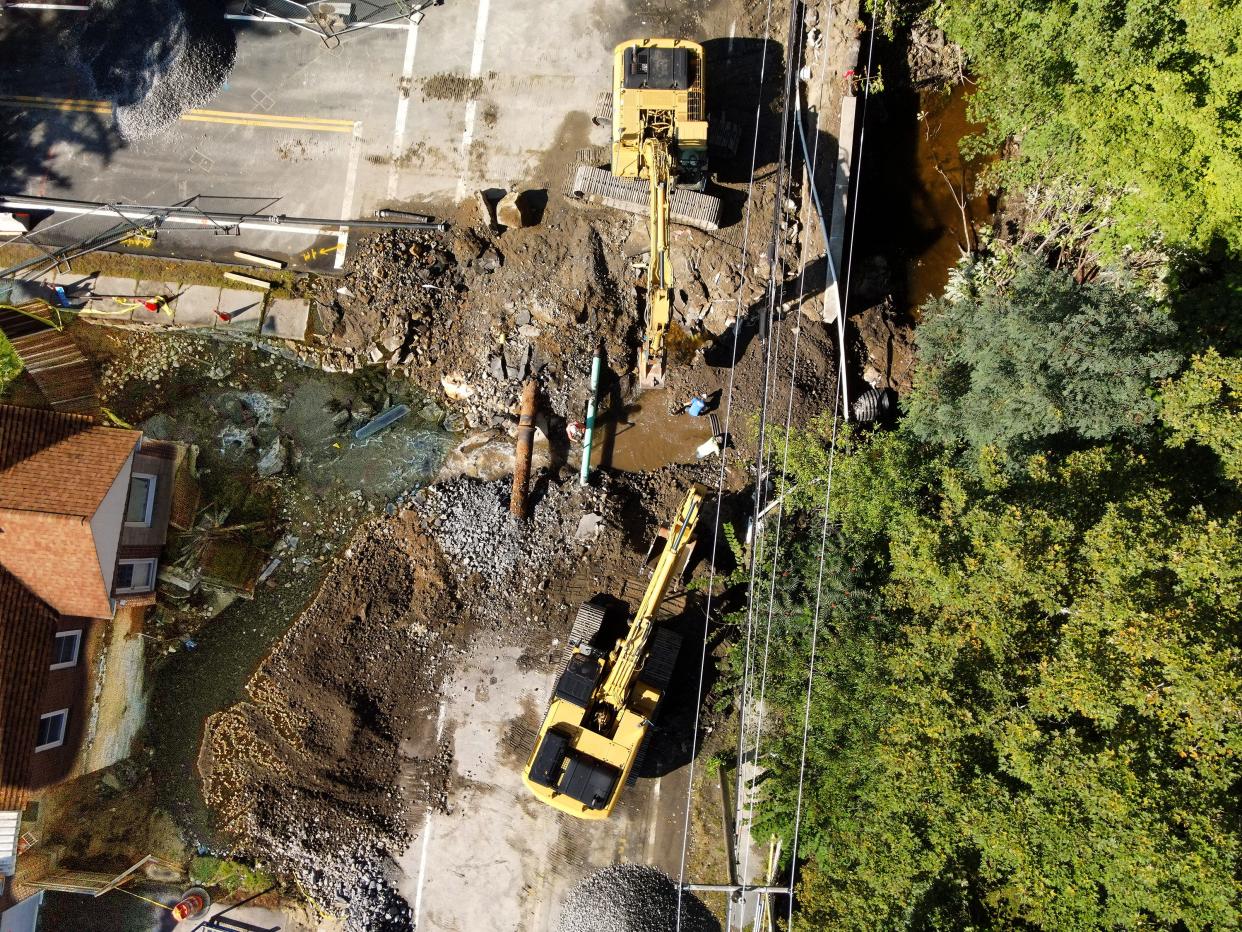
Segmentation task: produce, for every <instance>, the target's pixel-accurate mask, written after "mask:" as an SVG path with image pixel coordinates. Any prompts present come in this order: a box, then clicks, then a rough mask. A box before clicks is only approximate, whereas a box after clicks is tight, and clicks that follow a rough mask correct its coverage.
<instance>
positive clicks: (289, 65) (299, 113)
mask: <svg viewBox="0 0 1242 932" xmlns="http://www.w3.org/2000/svg"><path fill="white" fill-rule="evenodd" d="M82 15H83V13H81V12H79V11H75V10H61V11H58V12H55V13H48V12H38V11H34V10H26V9H23V10H11V11H9V12H8V13H6V19H5V20H4V21H3V26H0V34H2V32H3V31H10V32H11V31H12V30H16V29H23V30H27V31H31V32H33V33H35V34H41V35H42V36H43V37H44V38H46V39H48V40H49V41H51V37H52V36H53V34H54V32H55V29H56V28H57V26H58V25H64V18H65V17H78V16H82ZM22 17H26V18H25V19H24V20H23V19H22ZM624 21H625V17H624V10H623V9H622V4H621V3H619V2H616V0H573V2H568V3H563V4H558V5H557V8H556V10H555V15H549V8H548V6H547V4H543V3H538V2H536V0H510V2H505V3H494V2H492V0H446V2H445V3H444V4H443V5H442V6H438V7H433V8H431V9H429V10H428V11H427V13H426V15H425V17H424V18H423V19H422V21H421V23H419V24H417V25H407V24H406V23H390V24H385V25H383V26H379V27H376V28H368V29H363V30H359V31H358V32H355V33H353V34H351V35H349V36H347V37H346V38H345V39H344V40H343V41H342V42H341V44H340V45H339V46H338V47H336V48H332V49H330V48H327V47H326V46H325V44H324V43H322V42H321V41H319V39H318V38H317V37H316V36H314V35H311V34H309V33H307V32H305V31H303V30H299V29H296V28H294V27H293V26H289V25H287V24H277V23H271V22H257V21H255V20H254V18H253V17H251V18H245V17H242V16H241V15H240V14H234V18H233V20H232V22H233V25H234V27H235V29H236V33H237V62H236V65H235V67H234V69H233V71H232V73H231V75H230V77H229V80H228V83H227V85H226V86H225V87H224V89H223V90H222V91H221V92H220V93H219V94H218V95H217V96H216V97H215V98H214V99H213V100H212V101H211V102H210V103H209V104H207V105H206V106H205V107H203V108H201V109H199V110H197V111H192V112H190V113H188V114H186V115H184V116H183V117H182V119H181V120H180V122H179V123H178V124H177V125H176V126H175V127H174V128H173V129H172V130H170V131H169V132H168V133H166V134H165V135H163V136H161V137H159V138H156V139H151V140H141V141H136V142H126V141H125V140H122V139H121V138H120V137H119V136H118V135H117V134H116V132H115V130H114V129H112V127H111V110H110V107H109V105H108V104H107V103H105V102H102V101H94V100H91V99H90V97H89V96H84V94H85V92H84V91H83V90H82V89H81V88H77V87H75V86H73V84H72V83H70V82H68V81H67V79H66V78H65V76H64V75H63V74H59V73H46V72H42V71H40V70H39V69H38V68H37V67H31V66H29V65H28V66H27V67H25V68H21V69H14V70H13V72H11V73H9V74H7V75H2V76H0V77H3V81H2V93H0V109H3V110H5V111H7V113H6V117H7V118H8V119H10V120H12V121H14V124H11V125H16V126H17V127H19V128H20V132H21V134H22V137H23V139H24V140H27V141H29V144H30V145H31V146H38V147H40V150H41V151H40V152H39V160H40V163H41V167H40V170H38V171H36V172H33V173H32V174H31V176H30V177H28V178H26V179H24V183H23V184H22V186H21V189H20V190H6V191H3V192H0V193H4V194H10V195H12V194H27V195H31V194H33V195H47V196H55V197H69V198H77V199H81V200H88V201H100V202H112V203H115V202H124V203H130V204H150V205H159V204H167V203H174V202H183V201H186V200H188V199H190V198H195V197H197V198H198V200H197V201H196V203H198V204H199V206H201V207H204V208H205V209H217V210H226V211H241V210H247V209H249V210H256V211H258V210H261V211H266V212H269V213H277V214H284V215H286V216H288V217H290V218H292V217H298V216H303V217H306V216H308V217H322V218H331V219H336V218H351V217H352V218H368V217H372V216H373V214H374V211H375V210H376V209H378V208H380V207H384V206H398V207H401V206H404V207H413V208H428V209H432V210H438V211H447V210H448V209H450V208H451V207H452V205H453V204H455V203H458V202H460V201H462V200H464V199H465V198H466V197H467V196H469V195H470V194H471V193H472V192H473V191H474V190H475V189H476V188H480V187H502V188H508V187H511V186H514V187H529V186H546V185H547V184H549V183H559V169H560V168H562V167H563V165H564V164H566V163H567V161H568V158H569V157H571V156H572V152H573V150H574V149H575V148H577V147H581V146H584V145H587V144H588V143H590V142H599V141H603V139H604V138H606V133H605V132H604V131H602V130H596V135H597V136H598V137H600V138H598V139H595V140H591V139H588V138H587V129H588V128H589V121H588V120H587V119H586V113H588V112H589V111H591V110H592V109H593V106H594V100H595V96H596V94H597V92H599V91H601V90H604V89H605V88H606V86H607V78H608V67H609V55H608V50H609V48H610V46H611V44H612V43H613V42H614V41H616V39H617V37H618V36H620V35H621V34H622V32H623V31H624V28H623V23H624ZM532 24H535V25H537V26H538V30H539V34H538V35H537V36H532V35H531V29H532ZM536 42H537V44H536ZM32 54H33V56H34V57H36V58H37V52H36V53H32ZM5 70H6V71H8V69H5ZM553 176H556V177H553ZM58 219H59V218H58ZM110 222H111V220H110V219H105V218H100V217H90V216H88V217H85V218H83V219H79V220H76V221H74V222H72V223H70V224H66V225H65V226H63V227H61V228H59V229H58V230H57V231H56V233H55V234H54V235H53V236H51V237H49V240H65V239H68V240H71V241H72V240H76V239H80V238H84V237H85V236H86V235H88V234H89V233H91V232H96V231H98V230H100V229H102V228H103V227H104V226H106V225H108V224H109V223H110ZM165 230H166V232H164V233H162V235H161V237H160V241H159V242H158V243H157V244H156V246H155V248H154V251H156V252H159V253H162V254H169V255H179V256H183V257H205V258H210V257H215V256H219V255H223V254H228V253H231V252H232V251H233V250H234V249H238V248H242V249H252V250H254V251H259V252H265V253H274V254H277V255H281V256H287V257H289V258H290V259H291V260H292V261H293V262H294V264H295V265H311V266H315V267H320V268H323V267H328V268H331V267H337V268H339V267H340V266H341V265H342V264H343V261H344V255H345V249H346V248H347V246H348V238H347V236H340V237H338V236H336V235H335V233H336V231H335V230H331V231H327V232H324V231H315V230H310V231H308V230H306V229H303V228H297V227H295V226H293V225H285V226H283V227H281V228H266V227H265V228H259V229H243V230H242V231H241V235H240V236H229V235H221V234H220V233H219V231H214V230H211V229H210V228H208V227H202V228H201V229H196V230H195V231H194V232H173V231H172V227H166V228H165Z"/></svg>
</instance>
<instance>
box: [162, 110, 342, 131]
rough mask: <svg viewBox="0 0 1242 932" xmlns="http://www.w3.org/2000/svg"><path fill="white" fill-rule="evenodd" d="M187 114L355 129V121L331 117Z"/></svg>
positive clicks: (228, 112)
mask: <svg viewBox="0 0 1242 932" xmlns="http://www.w3.org/2000/svg"><path fill="white" fill-rule="evenodd" d="M186 112H187V113H192V114H195V115H198V114H200V113H201V114H206V115H207V116H221V117H244V118H247V119H250V118H253V119H256V120H281V121H284V122H289V123H333V124H336V125H338V126H348V127H349V128H350V131H351V132H352V131H353V128H354V121H353V120H336V119H331V118H329V117H299V116H281V115H280V114H276V113H238V112H236V111H233V110H187V111H186Z"/></svg>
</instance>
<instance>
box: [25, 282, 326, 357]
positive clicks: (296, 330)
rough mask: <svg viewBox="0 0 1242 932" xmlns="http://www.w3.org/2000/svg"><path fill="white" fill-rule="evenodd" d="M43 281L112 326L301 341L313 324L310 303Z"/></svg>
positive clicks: (214, 291)
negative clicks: (63, 290)
mask: <svg viewBox="0 0 1242 932" xmlns="http://www.w3.org/2000/svg"><path fill="white" fill-rule="evenodd" d="M41 281H42V282H43V283H44V284H46V285H48V286H49V287H50V286H52V285H57V286H60V287H61V288H64V289H65V292H66V294H67V296H68V297H69V299H70V301H73V302H78V301H81V300H83V299H85V300H86V305H85V307H84V308H83V309H82V310H81V311H80V316H81V317H82V319H84V320H89V321H91V322H93V323H101V324H111V325H113V326H132V325H140V326H148V327H158V328H177V329H190V330H211V331H229V332H232V333H241V334H246V335H248V336H255V337H259V336H262V337H268V338H271V339H276V340H293V341H295V342H302V341H304V340H305V339H306V327H307V322H308V320H309V319H310V302H308V301H304V300H300V299H296V298H272V297H270V296H269V295H267V294H266V293H264V292H262V291H251V290H249V289H245V288H221V287H219V286H216V285H182V284H180V283H178V282H170V281H141V280H138V279H133V278H118V277H115V276H111V275H100V276H85V275H79V274H76V273H72V272H69V273H64V272H62V273H57V274H55V275H50V276H45V277H44V278H42V279H41ZM154 299H163V300H162V301H160V302H159V303H157V304H155V305H154V309H152V306H150V305H149V304H148V303H147V302H152V301H153V300H154Z"/></svg>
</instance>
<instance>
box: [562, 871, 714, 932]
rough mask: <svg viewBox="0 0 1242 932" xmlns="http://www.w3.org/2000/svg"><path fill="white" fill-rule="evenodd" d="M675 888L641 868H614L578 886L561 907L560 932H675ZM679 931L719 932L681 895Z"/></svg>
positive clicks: (710, 919) (666, 879)
mask: <svg viewBox="0 0 1242 932" xmlns="http://www.w3.org/2000/svg"><path fill="white" fill-rule="evenodd" d="M677 898H678V894H677V884H676V883H674V882H673V880H671V879H670V878H669V877H668V875H667V874H665V873H663V872H662V871H658V870H656V869H655V868H654V867H644V866H643V865H640V864H615V865H613V866H612V867H605V868H604V869H603V870H600V871H596V872H595V873H594V874H592V875H591V876H590V877H588V878H587V879H586V880H584V881H583V882H582V883H580V884H578V886H576V887H575V888H574V889H573V891H572V892H571V893H570V894H569V897H568V898H567V899H566V900H565V903H564V905H563V906H562V907H561V919H560V924H559V925H558V926H557V929H558V930H559V932H674V930H676V929H677V928H678V925H677ZM681 930H682V932H720V923H719V922H718V921H717V920H716V917H715V916H713V915H712V914H711V912H710V911H709V910H708V909H707V907H706V906H704V905H703V902H702V901H701V900H699V899H698V898H697V897H696V896H694V895H693V894H691V893H683V894H682V895H681Z"/></svg>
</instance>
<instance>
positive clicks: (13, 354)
mask: <svg viewBox="0 0 1242 932" xmlns="http://www.w3.org/2000/svg"><path fill="white" fill-rule="evenodd" d="M21 372H22V361H21V357H19V356H18V355H17V351H16V350H15V349H13V345H12V344H11V343H9V341H8V340H6V339H5V338H4V334H2V333H0V392H3V391H4V390H5V389H6V388H8V386H9V383H10V382H12V381H13V380H14V379H15V378H17V377H18V376H19V375H21Z"/></svg>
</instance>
